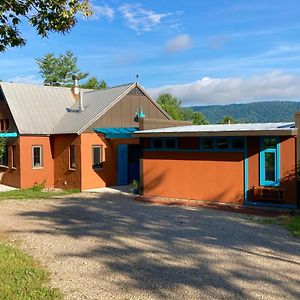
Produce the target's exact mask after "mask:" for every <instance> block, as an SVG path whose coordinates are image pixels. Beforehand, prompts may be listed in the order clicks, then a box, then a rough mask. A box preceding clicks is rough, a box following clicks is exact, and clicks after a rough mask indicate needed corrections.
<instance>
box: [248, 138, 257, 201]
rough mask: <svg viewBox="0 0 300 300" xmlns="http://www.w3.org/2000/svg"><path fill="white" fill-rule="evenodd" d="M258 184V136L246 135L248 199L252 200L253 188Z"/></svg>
mask: <svg viewBox="0 0 300 300" xmlns="http://www.w3.org/2000/svg"><path fill="white" fill-rule="evenodd" d="M255 186H259V137H257V136H254V137H248V199H249V200H253V188H254V187H255Z"/></svg>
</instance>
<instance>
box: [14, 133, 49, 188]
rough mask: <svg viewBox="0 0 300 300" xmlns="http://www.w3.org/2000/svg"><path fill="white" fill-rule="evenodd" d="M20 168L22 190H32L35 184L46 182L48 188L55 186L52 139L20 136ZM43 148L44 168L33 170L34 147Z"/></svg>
mask: <svg viewBox="0 0 300 300" xmlns="http://www.w3.org/2000/svg"><path fill="white" fill-rule="evenodd" d="M19 145H20V166H21V174H20V175H21V184H20V186H21V188H30V187H32V186H33V185H34V183H42V182H43V181H44V180H45V186H46V187H53V186H54V162H53V158H52V152H51V146H50V137H48V136H20V137H19ZM33 145H41V146H42V147H43V167H42V168H38V169H33V168H32V146H33Z"/></svg>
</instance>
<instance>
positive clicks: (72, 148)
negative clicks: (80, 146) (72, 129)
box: [70, 145, 76, 169]
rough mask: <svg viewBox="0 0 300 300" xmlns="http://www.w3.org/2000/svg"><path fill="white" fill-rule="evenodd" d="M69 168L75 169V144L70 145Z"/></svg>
mask: <svg viewBox="0 0 300 300" xmlns="http://www.w3.org/2000/svg"><path fill="white" fill-rule="evenodd" d="M70 168H71V169H75V168H76V162H75V146H74V145H70Z"/></svg>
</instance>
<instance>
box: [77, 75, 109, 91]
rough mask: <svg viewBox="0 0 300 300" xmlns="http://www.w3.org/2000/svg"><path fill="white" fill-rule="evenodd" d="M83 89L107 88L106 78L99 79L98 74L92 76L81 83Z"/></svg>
mask: <svg viewBox="0 0 300 300" xmlns="http://www.w3.org/2000/svg"><path fill="white" fill-rule="evenodd" d="M80 87H82V88H83V89H92V90H101V89H106V88H107V84H106V82H105V81H104V80H102V81H98V79H97V78H96V76H92V77H90V78H89V79H88V80H87V82H85V83H83V84H81V85H80Z"/></svg>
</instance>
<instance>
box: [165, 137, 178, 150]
mask: <svg viewBox="0 0 300 300" xmlns="http://www.w3.org/2000/svg"><path fill="white" fill-rule="evenodd" d="M166 148H168V149H175V148H176V140H175V139H166Z"/></svg>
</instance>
